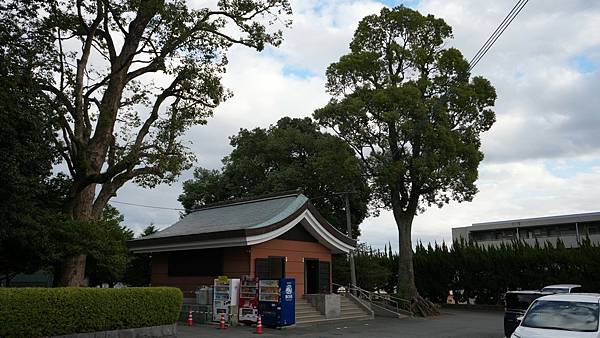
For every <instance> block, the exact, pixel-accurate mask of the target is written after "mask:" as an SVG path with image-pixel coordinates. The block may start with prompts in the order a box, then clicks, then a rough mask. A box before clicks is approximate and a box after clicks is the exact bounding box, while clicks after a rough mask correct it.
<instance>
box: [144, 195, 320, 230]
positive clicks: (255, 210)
mask: <svg viewBox="0 0 600 338" xmlns="http://www.w3.org/2000/svg"><path fill="white" fill-rule="evenodd" d="M306 202H308V198H307V197H306V196H304V195H302V194H298V193H295V194H287V195H281V196H274V197H265V198H258V199H254V200H248V201H240V202H232V203H228V204H223V205H216V206H209V207H206V208H202V209H199V210H197V211H194V212H192V213H190V214H188V215H186V216H185V217H184V218H182V219H181V220H179V221H178V222H177V223H175V224H173V225H171V226H170V227H168V228H166V229H164V230H161V231H159V232H157V233H155V234H153V235H150V236H147V237H144V238H143V239H151V238H163V237H172V236H185V235H195V234H206V233H212V232H220V231H231V230H245V229H258V228H262V227H267V226H269V225H272V224H275V223H277V222H279V221H282V220H284V219H285V218H286V217H289V216H290V215H292V214H293V213H294V212H295V211H297V210H298V209H300V208H301V207H302V206H303V205H304V204H305V203H306Z"/></svg>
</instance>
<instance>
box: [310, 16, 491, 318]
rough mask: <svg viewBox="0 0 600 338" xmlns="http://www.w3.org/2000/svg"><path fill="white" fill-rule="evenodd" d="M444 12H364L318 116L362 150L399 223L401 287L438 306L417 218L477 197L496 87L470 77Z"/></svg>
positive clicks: (332, 70) (420, 303)
mask: <svg viewBox="0 0 600 338" xmlns="http://www.w3.org/2000/svg"><path fill="white" fill-rule="evenodd" d="M451 37H452V29H451V27H450V26H448V25H447V24H446V23H445V22H444V20H442V19H439V18H435V17H434V16H432V15H428V16H423V15H421V14H420V13H419V12H417V11H414V10H412V9H409V8H405V7H402V6H400V7H396V8H394V9H388V8H384V9H382V10H381V12H380V13H379V14H378V15H370V16H367V17H365V18H364V19H362V20H361V21H360V23H359V25H358V28H357V30H356V32H355V33H354V38H353V39H352V42H351V43H350V53H349V54H347V55H344V56H342V57H341V58H340V59H339V61H337V62H335V63H333V64H331V65H330V66H329V68H328V69H327V89H328V91H329V93H331V95H332V99H331V101H330V102H329V103H328V104H327V106H325V107H323V108H321V109H318V110H317V111H316V112H315V114H314V117H315V118H316V119H317V121H319V122H320V123H321V124H322V125H323V126H324V127H327V128H330V129H331V130H334V131H335V132H336V133H337V134H338V135H339V136H340V137H342V138H343V139H344V140H345V141H346V142H347V143H348V144H349V145H350V146H351V147H352V148H353V149H354V150H355V151H356V153H357V154H358V156H359V157H360V158H361V159H362V161H363V163H364V165H365V168H366V170H367V174H368V175H369V177H370V182H371V183H372V188H373V190H374V192H375V194H374V196H375V197H376V200H377V201H378V202H379V203H380V205H381V206H382V207H385V208H387V209H391V210H392V212H393V215H394V219H395V222H396V225H397V228H398V234H399V246H400V249H399V250H400V251H399V253H400V258H399V263H398V264H399V266H398V268H399V273H398V291H399V293H400V294H401V295H402V296H403V297H406V298H408V299H412V300H414V304H415V307H416V309H417V310H420V311H421V312H423V313H430V312H432V311H430V310H432V309H431V308H430V307H429V306H428V303H427V302H426V301H425V300H423V299H422V298H421V297H420V296H419V294H418V291H417V289H416V287H415V281H414V271H413V259H412V256H413V251H412V243H411V229H412V223H413V219H414V217H415V215H416V214H417V212H419V211H422V210H423V209H424V208H425V207H426V206H428V205H437V206H439V207H441V206H443V205H444V204H446V203H448V202H450V201H451V200H454V201H458V202H462V201H469V200H471V199H472V198H473V195H474V194H475V193H476V192H477V188H476V186H475V181H476V180H477V176H478V166H479V163H480V162H481V160H482V159H483V153H482V152H481V151H480V146H481V141H480V134H481V133H482V132H484V131H487V130H488V129H489V128H490V127H491V126H492V124H493V123H494V121H495V115H494V112H493V111H492V110H491V109H490V107H492V106H493V105H494V102H495V99H496V93H495V90H494V87H493V86H492V85H491V84H490V82H489V81H487V80H486V79H484V78H482V77H473V78H471V76H470V72H469V64H468V62H467V61H466V60H465V59H464V57H463V56H462V54H461V53H460V52H459V51H458V50H457V49H455V48H448V47H447V46H448V39H449V38H451Z"/></svg>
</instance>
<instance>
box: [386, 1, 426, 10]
mask: <svg viewBox="0 0 600 338" xmlns="http://www.w3.org/2000/svg"><path fill="white" fill-rule="evenodd" d="M381 2H382V3H383V4H384V5H386V6H388V7H396V6H399V5H404V6H405V7H410V8H413V9H414V8H416V7H417V6H419V0H381Z"/></svg>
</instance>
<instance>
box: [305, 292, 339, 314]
mask: <svg viewBox="0 0 600 338" xmlns="http://www.w3.org/2000/svg"><path fill="white" fill-rule="evenodd" d="M303 297H304V298H305V299H306V300H308V301H309V302H310V303H311V304H312V306H314V307H316V308H317V310H318V311H319V312H320V313H321V314H322V315H324V316H325V318H327V319H330V318H339V317H340V315H341V312H342V306H341V301H340V295H337V294H333V293H332V294H316V295H304V296H303Z"/></svg>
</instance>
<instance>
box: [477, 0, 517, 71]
mask: <svg viewBox="0 0 600 338" xmlns="http://www.w3.org/2000/svg"><path fill="white" fill-rule="evenodd" d="M522 1H523V0H519V1H517V3H516V4H515V5H514V6H513V8H512V9H511V10H510V12H508V14H507V15H506V16H505V17H504V20H502V22H501V23H500V24H499V25H498V27H496V30H495V31H494V32H493V33H492V35H490V37H489V38H488V39H487V40H486V41H485V43H484V44H483V46H481V47H480V48H479V50H478V51H477V53H475V56H473V58H472V59H471V61H469V64H473V61H474V60H475V59H477V58H478V57H479V54H481V52H482V51H483V49H484V48H485V47H486V46H487V45H488V44H489V43H490V41H492V39H493V38H494V36H495V35H496V34H497V33H498V31H499V30H500V28H501V27H502V26H504V23H506V21H507V20H508V18H509V17H510V16H511V15H512V14H513V12H514V11H515V9H517V7H518V6H519V4H520V3H521V2H522Z"/></svg>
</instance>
